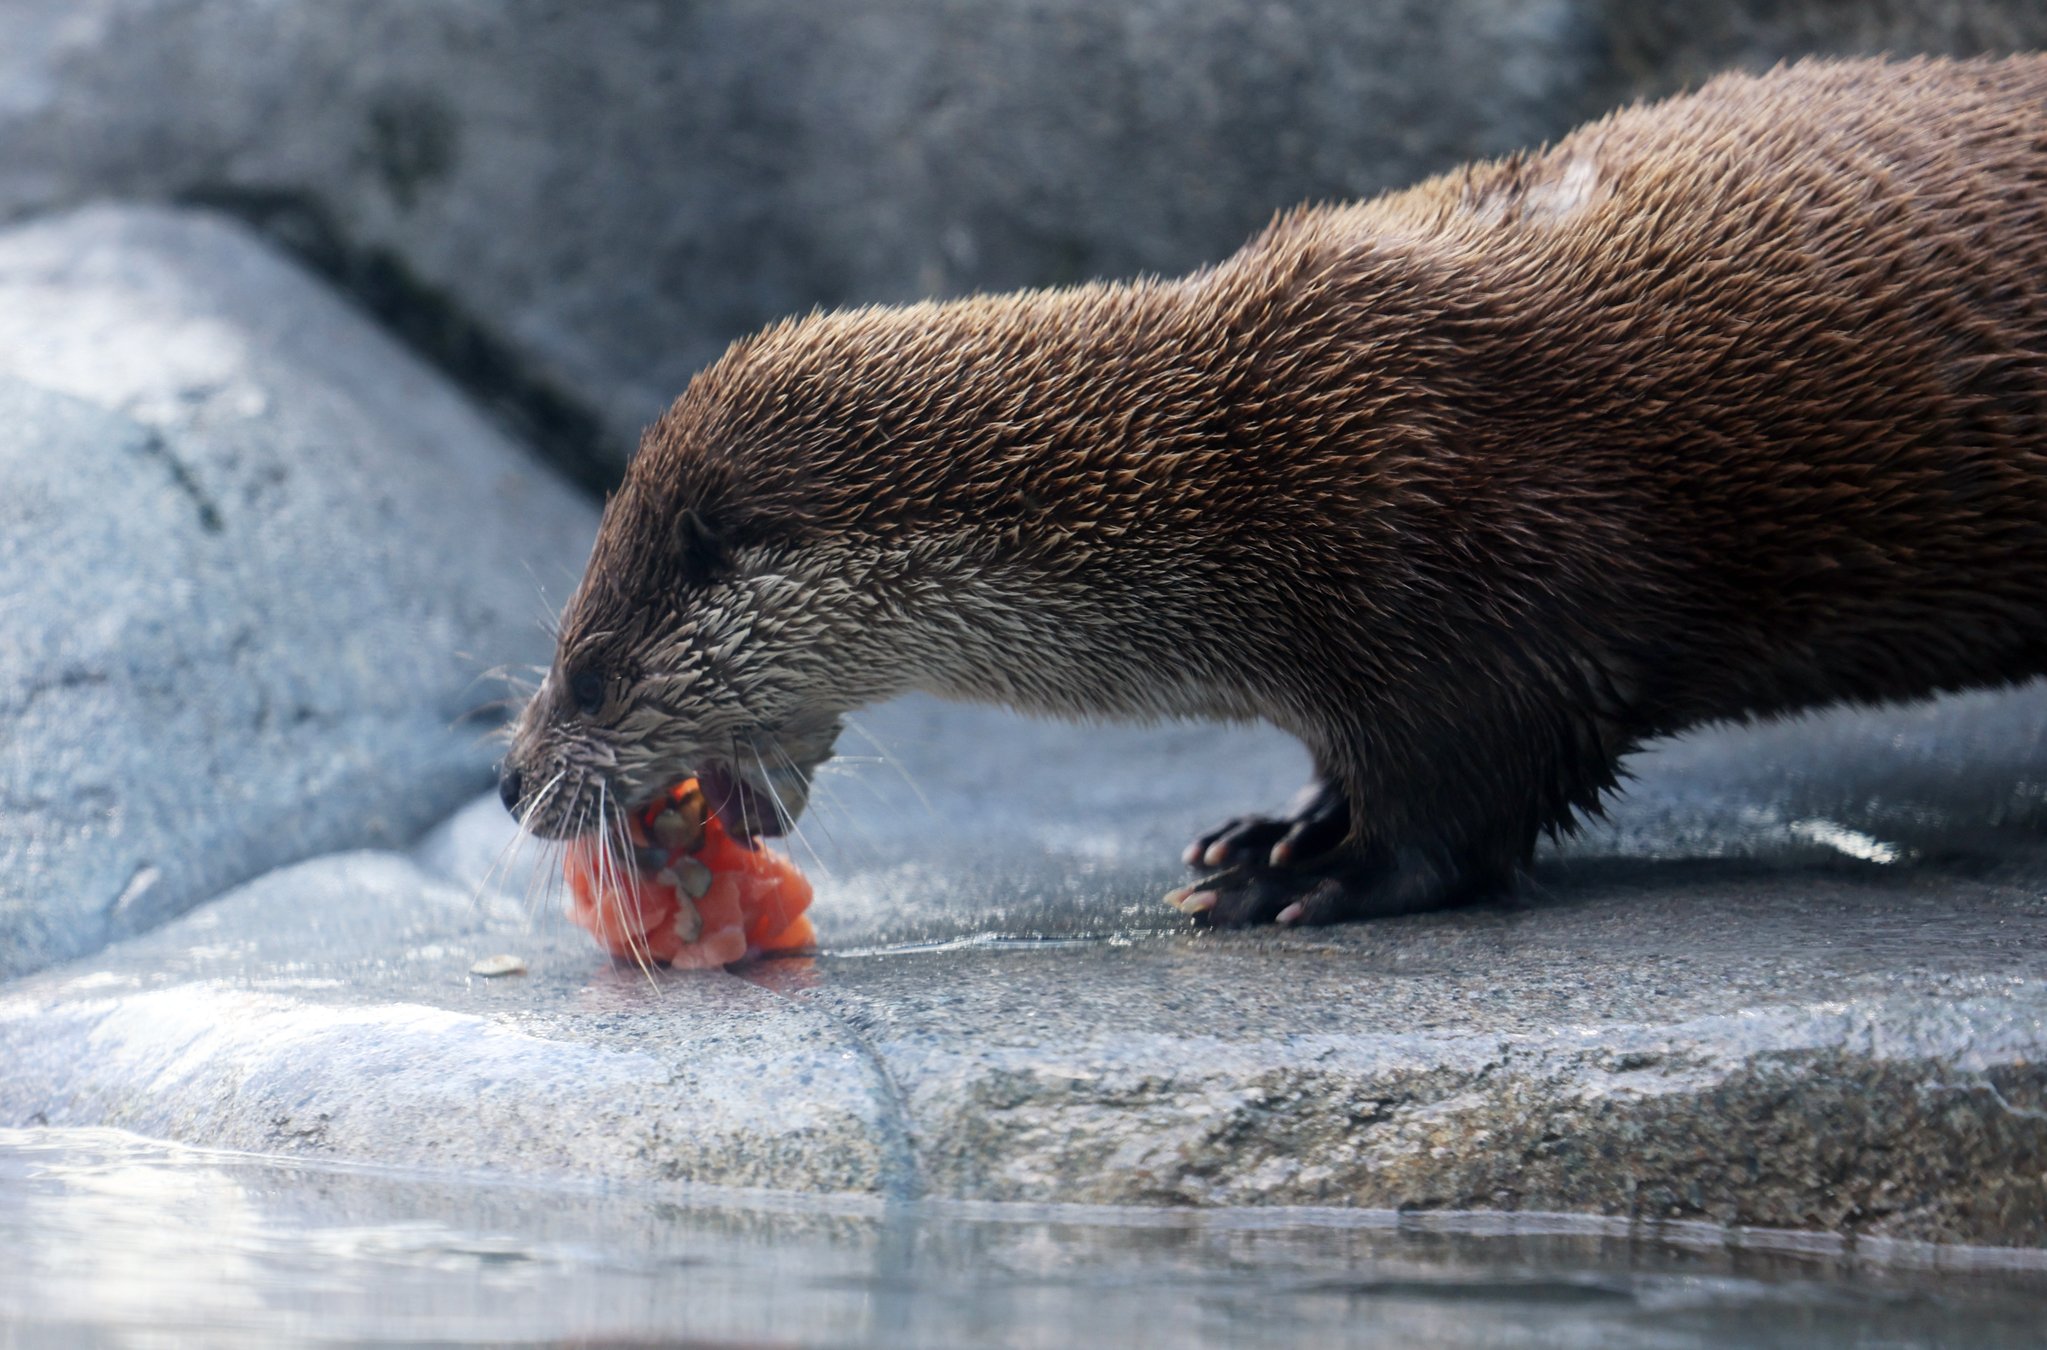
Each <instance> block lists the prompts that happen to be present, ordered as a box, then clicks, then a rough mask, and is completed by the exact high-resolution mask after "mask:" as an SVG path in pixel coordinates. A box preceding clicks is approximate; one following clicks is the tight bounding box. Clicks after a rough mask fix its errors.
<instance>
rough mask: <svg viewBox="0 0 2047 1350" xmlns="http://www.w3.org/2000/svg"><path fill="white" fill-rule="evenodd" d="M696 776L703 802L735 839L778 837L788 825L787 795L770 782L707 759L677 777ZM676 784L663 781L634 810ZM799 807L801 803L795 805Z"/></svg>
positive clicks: (633, 812) (643, 806)
mask: <svg viewBox="0 0 2047 1350" xmlns="http://www.w3.org/2000/svg"><path fill="white" fill-rule="evenodd" d="M688 778H694V779H696V780H697V787H698V789H699V790H701V791H702V792H703V794H704V806H705V808H706V810H707V811H708V812H709V814H711V815H712V816H715V817H717V820H718V823H719V824H720V825H722V826H724V827H725V833H726V834H727V835H729V836H731V837H732V838H734V839H737V840H741V841H747V840H751V839H752V838H754V837H755V836H756V835H764V836H767V837H769V838H779V837H780V836H781V835H782V833H783V832H784V831H785V830H786V829H787V828H788V821H787V820H786V819H785V817H784V813H783V811H782V810H781V809H778V806H777V801H778V797H779V798H780V799H781V800H785V801H786V797H785V796H782V794H780V792H779V790H778V789H777V788H776V787H774V786H773V785H771V784H767V783H756V782H754V781H753V780H752V778H751V777H750V776H748V775H746V774H742V773H739V772H736V771H735V770H734V769H733V768H732V766H731V765H729V764H720V763H718V762H716V761H712V762H710V763H706V764H705V765H703V766H702V767H701V768H699V769H697V770H696V771H695V772H694V773H688V774H684V775H681V776H680V777H678V778H677V779H676V780H675V781H676V782H678V783H679V782H682V781H683V780H684V779H688ZM673 786H674V784H664V785H663V786H662V787H661V789H660V790H659V791H656V792H654V793H652V794H650V795H649V796H647V797H646V798H645V799H643V800H641V801H638V802H635V803H634V804H633V806H632V807H631V813H632V814H634V815H638V814H639V813H640V812H642V811H644V810H646V809H647V808H648V807H649V806H652V805H653V804H654V803H655V802H657V801H660V800H661V799H662V798H664V797H665V796H667V794H668V791H669V789H670V788H671V787H673ZM795 809H797V810H800V809H801V807H800V806H799V807H797V808H795Z"/></svg>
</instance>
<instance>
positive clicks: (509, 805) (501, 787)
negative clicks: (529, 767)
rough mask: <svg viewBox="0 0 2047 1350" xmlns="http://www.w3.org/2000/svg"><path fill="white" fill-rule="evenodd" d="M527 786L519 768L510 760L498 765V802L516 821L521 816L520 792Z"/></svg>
mask: <svg viewBox="0 0 2047 1350" xmlns="http://www.w3.org/2000/svg"><path fill="white" fill-rule="evenodd" d="M524 786H525V783H524V782H523V779H522V775H521V774H520V773H519V770H518V767H517V766H516V765H514V764H513V763H512V762H511V761H510V760H506V761H505V762H504V763H502V764H500V765H498V800H499V801H501V802H503V803H504V804H505V810H507V811H510V812H511V813H512V815H513V817H514V818H515V819H516V818H517V817H518V814H519V796H520V790H521V789H522V788H523V787H524Z"/></svg>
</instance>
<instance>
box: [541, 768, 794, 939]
mask: <svg viewBox="0 0 2047 1350" xmlns="http://www.w3.org/2000/svg"><path fill="white" fill-rule="evenodd" d="M627 831H628V833H629V835H630V836H631V842H632V845H633V850H634V853H635V854H636V855H637V857H636V858H635V859H621V858H618V857H616V856H613V855H612V854H611V853H609V852H608V851H607V850H606V849H605V848H604V847H603V845H602V844H600V843H599V841H598V840H597V839H596V838H595V837H592V836H586V837H584V838H581V839H574V840H571V841H570V842H569V847H568V855H567V857H566V858H565V859H564V860H563V863H562V870H563V874H564V875H565V876H566V877H567V879H568V883H569V917H570V918H572V919H574V920H575V921H576V923H578V924H579V925H581V926H582V927H584V928H586V929H588V930H589V932H590V935H591V936H592V937H595V938H596V939H597V941H598V942H599V943H600V944H602V945H603V946H604V947H605V948H606V949H607V950H609V951H610V952H611V954H612V955H613V956H618V957H623V958H626V959H628V960H652V961H660V962H662V963H664V964H666V965H671V966H676V967H680V968H683V969H695V968H699V967H705V966H722V965H726V964H728V963H729V962H733V961H737V960H739V959H740V958H742V957H744V956H746V955H747V954H748V953H749V952H764V951H782V950H786V949H789V948H792V947H808V946H810V945H811V944H812V943H813V942H815V941H816V933H815V932H814V931H813V930H812V928H811V926H810V920H809V919H807V918H805V917H804V916H803V911H804V910H806V909H808V908H809V907H810V899H811V893H810V883H809V882H808V881H807V880H805V879H804V876H803V873H801V872H799V871H798V870H797V869H796V864H795V863H793V862H790V861H789V860H788V859H787V858H785V857H783V856H782V855H781V854H779V853H771V852H769V851H768V850H767V849H766V848H764V847H762V846H761V844H760V842H759V841H758V840H750V841H745V842H742V841H740V840H737V839H734V838H733V837H732V836H731V835H730V834H729V833H727V832H726V829H725V826H724V824H723V822H721V821H720V820H719V819H718V817H717V816H716V815H715V814H713V813H711V812H710V811H709V810H708V809H707V808H706V805H705V802H704V794H703V791H702V789H701V788H700V787H699V786H698V783H697V780H696V779H694V778H688V779H684V780H683V781H682V782H680V783H677V784H676V785H675V786H674V787H672V788H670V789H668V791H666V792H664V793H662V794H661V795H660V796H659V797H657V798H655V800H654V801H653V802H651V803H649V804H648V805H647V806H646V807H644V808H642V809H641V810H639V811H636V812H635V813H634V814H633V815H632V817H631V818H630V820H629V821H628V822H627Z"/></svg>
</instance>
